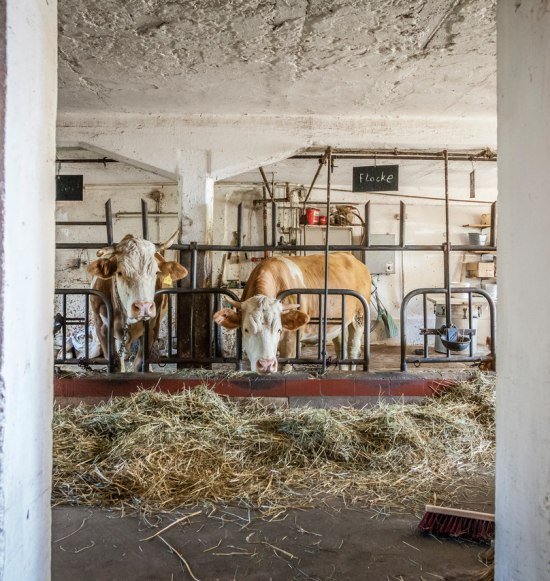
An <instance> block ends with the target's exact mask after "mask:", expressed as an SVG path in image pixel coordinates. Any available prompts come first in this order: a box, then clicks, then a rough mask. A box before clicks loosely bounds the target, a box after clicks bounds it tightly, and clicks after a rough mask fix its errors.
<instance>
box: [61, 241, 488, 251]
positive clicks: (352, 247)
mask: <svg viewBox="0 0 550 581" xmlns="http://www.w3.org/2000/svg"><path fill="white" fill-rule="evenodd" d="M104 246H105V242H82V243H74V242H58V243H57V244H56V245H55V247H56V249H57V250H76V249H95V248H103V247H104ZM170 248H171V250H182V251H188V250H189V249H190V246H189V244H173V245H172V246H171V247H170ZM482 248H483V250H484V251H486V252H493V251H496V250H497V248H496V247H495V246H483V247H482ZM324 249H325V246H324V244H281V245H279V246H277V248H273V246H267V247H266V246H263V245H262V244H258V245H250V246H246V245H245V246H241V247H240V248H239V247H238V246H235V245H234V244H233V245H230V244H197V250H199V251H200V252H237V251H239V252H264V251H265V250H271V251H273V250H276V251H277V252H279V251H280V252H301V251H309V252H323V251H324ZM364 249H365V247H364V246H363V245H362V244H329V250H330V251H333V252H353V251H360V250H364ZM368 249H369V251H381V252H386V251H396V252H397V251H401V250H403V251H406V252H442V251H444V248H443V247H442V245H441V244H408V245H406V246H404V247H403V248H402V247H401V246H399V245H398V244H397V245H396V244H373V245H371V246H369V248H368ZM479 249H480V246H479V245H471V244H457V245H456V246H452V247H451V249H450V251H451V252H464V251H470V250H479Z"/></svg>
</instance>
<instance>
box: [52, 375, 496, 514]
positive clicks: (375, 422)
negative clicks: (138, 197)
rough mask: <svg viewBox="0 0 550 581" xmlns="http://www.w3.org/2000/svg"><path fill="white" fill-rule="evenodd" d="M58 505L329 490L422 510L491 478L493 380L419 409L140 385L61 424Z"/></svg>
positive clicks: (267, 504) (246, 498) (258, 502)
mask: <svg viewBox="0 0 550 581" xmlns="http://www.w3.org/2000/svg"><path fill="white" fill-rule="evenodd" d="M53 441H54V470H53V496H54V501H56V502H69V503H79V504H92V505H102V506H114V505H118V506H120V505H121V504H126V505H132V506H136V507H137V506H139V507H143V508H146V509H150V510H170V509H173V508H175V507H179V506H183V505H192V504H196V503H198V502H205V501H220V502H224V503H240V504H241V505H245V506H250V507H258V508H260V509H262V510H263V511H267V512H273V511H278V510H282V509H287V508H290V507H295V506H305V505H307V504H308V503H311V502H314V501H315V500H316V499H319V498H322V497H323V496H324V495H336V496H338V497H343V498H344V499H346V500H361V501H362V502H363V503H367V504H369V505H375V506H382V507H385V508H398V507H400V508H403V507H406V508H409V509H410V508H412V509H414V508H420V506H421V504H422V503H424V502H425V501H428V500H432V499H433V498H432V495H433V492H434V491H435V490H437V489H438V488H440V487H441V486H445V485H446V484H447V483H452V482H454V481H457V480H458V479H459V478H463V477H468V476H469V475H472V474H476V473H477V472H478V471H479V470H480V469H481V470H482V471H485V472H488V473H490V472H491V471H492V468H493V463H494V454H495V429H494V379H493V378H492V377H489V376H484V375H481V374H480V375H478V376H477V377H476V378H475V379H473V380H472V381H469V382H465V383H461V384H459V385H458V386H457V387H455V388H452V389H450V390H449V391H448V392H446V393H445V395H443V396H441V397H438V398H430V399H427V400H426V401H424V402H422V403H420V404H384V403H380V404H379V405H377V406H375V407H372V408H368V409H363V410H357V409H353V408H338V409H330V410H325V409H311V408H303V409H275V408H273V407H272V406H270V405H266V404H265V403H264V402H263V401H262V400H261V399H252V400H251V401H250V402H247V403H242V402H234V401H229V400H227V399H224V398H222V397H219V396H218V395H216V394H215V393H214V392H213V391H211V390H210V389H208V388H206V387H201V388H196V389H193V390H186V391H183V392H182V393H180V394H178V395H165V394H163V393H160V392H158V391H151V390H144V391H140V392H138V393H136V394H135V395H133V396H131V397H124V398H115V399H113V400H111V401H110V402H108V403H106V404H102V405H98V406H95V407H90V406H85V405H80V406H78V407H76V408H65V409H58V410H56V411H55V413H54V420H53Z"/></svg>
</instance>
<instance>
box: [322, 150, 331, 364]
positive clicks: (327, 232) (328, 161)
mask: <svg viewBox="0 0 550 581" xmlns="http://www.w3.org/2000/svg"><path fill="white" fill-rule="evenodd" d="M325 161H326V164H327V225H326V229H325V236H326V238H325V295H324V300H323V373H324V372H325V371H326V370H327V319H328V316H327V312H328V274H329V273H328V267H329V258H328V254H329V250H328V248H329V235H330V186H331V182H330V178H331V177H332V170H333V167H332V149H331V148H330V147H327V152H326V154H325Z"/></svg>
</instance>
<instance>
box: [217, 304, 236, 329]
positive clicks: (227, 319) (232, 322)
mask: <svg viewBox="0 0 550 581" xmlns="http://www.w3.org/2000/svg"><path fill="white" fill-rule="evenodd" d="M212 318H213V319H214V322H215V323H218V325H221V326H222V327H225V328H226V329H236V328H237V327H240V326H241V312H240V311H234V310H233V309H222V310H221V311H218V312H217V313H214V315H213V316H212Z"/></svg>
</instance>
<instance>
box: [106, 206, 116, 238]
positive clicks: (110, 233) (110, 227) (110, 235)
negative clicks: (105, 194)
mask: <svg viewBox="0 0 550 581" xmlns="http://www.w3.org/2000/svg"><path fill="white" fill-rule="evenodd" d="M105 227H106V228H107V246H112V245H113V243H114V238H113V209H112V207H111V198H109V199H108V200H107V201H106V202H105Z"/></svg>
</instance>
